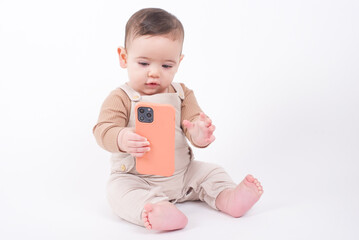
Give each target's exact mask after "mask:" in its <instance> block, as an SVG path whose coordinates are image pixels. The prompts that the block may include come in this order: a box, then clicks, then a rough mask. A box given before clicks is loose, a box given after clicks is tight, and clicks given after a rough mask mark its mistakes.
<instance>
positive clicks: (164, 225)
mask: <svg viewBox="0 0 359 240" xmlns="http://www.w3.org/2000/svg"><path fill="white" fill-rule="evenodd" d="M142 220H143V222H144V225H145V227H146V228H147V229H153V230H160V231H170V230H177V229H182V228H184V227H185V226H186V225H187V222H188V220H187V217H186V216H185V215H184V214H183V213H182V212H181V211H180V210H178V208H177V207H176V206H175V205H174V204H172V203H170V202H167V201H162V202H158V203H155V204H152V203H148V204H146V205H145V207H144V210H143V212H142Z"/></svg>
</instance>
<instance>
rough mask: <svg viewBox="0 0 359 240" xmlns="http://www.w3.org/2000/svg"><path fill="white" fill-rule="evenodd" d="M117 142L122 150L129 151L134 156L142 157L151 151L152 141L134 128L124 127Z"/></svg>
mask: <svg viewBox="0 0 359 240" xmlns="http://www.w3.org/2000/svg"><path fill="white" fill-rule="evenodd" d="M117 144H118V146H119V148H120V150H121V151H123V152H127V153H129V154H131V155H132V156H134V157H142V156H143V155H144V154H145V153H146V152H148V151H150V147H149V146H150V143H149V142H148V141H147V139H146V138H145V137H142V136H140V135H138V134H137V133H135V131H134V129H133V128H124V129H122V130H121V132H120V134H118V138H117Z"/></svg>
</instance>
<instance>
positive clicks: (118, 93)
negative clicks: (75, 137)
mask: <svg viewBox="0 0 359 240" xmlns="http://www.w3.org/2000/svg"><path fill="white" fill-rule="evenodd" d="M130 112H131V100H130V99H129V98H128V96H127V94H126V93H125V92H124V91H123V90H121V89H116V90H114V91H112V92H111V94H110V95H109V96H108V97H107V98H106V100H105V101H104V103H103V104H102V107H101V110H100V115H99V118H98V122H97V124H96V125H95V127H94V128H93V134H94V135H95V138H96V141H97V143H98V144H99V145H100V146H101V147H102V148H104V149H105V150H107V151H109V152H127V153H130V154H132V155H133V156H135V157H139V156H142V155H143V154H144V152H145V151H146V150H149V148H148V142H147V140H145V138H143V137H141V136H140V135H138V134H136V133H134V129H132V128H128V127H126V126H127V124H128V121H129V118H130ZM144 147H146V148H144Z"/></svg>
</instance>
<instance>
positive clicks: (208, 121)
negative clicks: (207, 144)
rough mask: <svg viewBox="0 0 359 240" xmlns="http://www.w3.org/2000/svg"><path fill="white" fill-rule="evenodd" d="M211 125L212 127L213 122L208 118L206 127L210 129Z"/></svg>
mask: <svg viewBox="0 0 359 240" xmlns="http://www.w3.org/2000/svg"><path fill="white" fill-rule="evenodd" d="M211 125H212V120H211V119H210V118H209V117H207V118H206V120H205V126H206V127H209V126H211Z"/></svg>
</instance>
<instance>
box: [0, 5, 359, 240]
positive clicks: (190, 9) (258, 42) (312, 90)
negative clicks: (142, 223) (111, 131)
mask: <svg viewBox="0 0 359 240" xmlns="http://www.w3.org/2000/svg"><path fill="white" fill-rule="evenodd" d="M149 2H150V1H145V0H144V1H120V0H117V1H115V0H113V1H105V0H102V1H90V0H87V1H76V0H63V1H46V0H43V1H39V0H33V1H25V0H20V1H14V0H0V110H1V111H0V114H1V115H0V116H1V117H0V136H1V138H0V238H1V239H130V238H132V239H194V238H195V237H196V236H197V237H209V236H213V237H218V238H222V239H339V238H340V239H356V238H358V237H359V232H358V227H357V224H358V217H359V207H358V202H359V188H358V187H357V185H358V183H359V174H358V170H359V167H358V160H359V126H358V122H359V111H358V109H359V94H358V93H359V83H358V80H359V70H358V67H359V47H358V42H359V17H358V12H359V2H358V1H355V0H351V1H350V0H341V1H335V0H332V1H331V0H328V1H324V0H302V1H288V0H277V1H275V0H262V1H235V0H233V1H225V0H222V1H208V0H202V1H198V0H197V1H176V2H174V1H151V3H149ZM144 7H161V8H164V9H166V10H167V11H169V12H171V13H173V14H174V15H176V16H177V17H178V18H179V19H180V20H181V21H182V23H183V25H184V27H185V31H186V32H185V34H186V36H185V44H184V54H185V58H184V60H183V62H182V65H181V67H180V70H179V73H178V74H177V76H176V78H175V80H176V81H180V82H184V83H185V84H186V85H187V86H188V87H189V88H191V89H193V90H194V91H195V94H196V96H197V99H198V101H199V103H200V105H201V107H202V108H203V110H204V111H205V112H206V113H207V114H208V115H209V116H210V117H211V118H212V119H213V122H214V124H215V125H216V126H217V130H216V131H215V135H216V137H217V139H216V141H215V142H214V143H213V144H212V145H211V146H210V147H209V148H207V149H203V150H202V149H200V150H199V149H195V155H196V158H197V159H198V160H203V161H208V162H215V163H218V164H220V165H222V166H223V167H224V168H225V169H226V170H227V171H228V172H229V174H230V175H231V176H232V177H233V179H234V180H235V181H237V182H239V181H241V180H242V178H243V177H244V176H245V175H246V174H247V173H252V174H254V175H255V176H256V177H258V178H259V179H260V180H261V182H262V184H263V186H264V188H265V193H264V195H263V197H262V199H261V200H260V201H259V202H258V204H257V205H256V206H255V207H254V208H253V209H252V210H251V211H250V212H249V213H248V214H247V215H246V216H245V217H242V218H240V219H233V218H230V217H227V216H225V215H223V214H221V213H219V212H216V211H214V210H212V209H210V208H209V207H207V206H206V205H205V204H202V203H197V202H195V203H184V204H181V205H179V208H180V209H181V210H182V211H183V212H184V213H185V214H186V215H187V216H188V218H189V224H188V226H187V227H186V228H185V229H184V230H182V231H176V232H171V233H160V234H158V233H153V232H149V231H147V230H146V229H144V228H141V227H138V226H135V225H132V224H129V223H127V222H125V221H122V220H120V219H119V218H118V217H116V216H115V215H114V214H113V213H112V212H111V210H110V208H109V206H108V204H107V201H106V198H105V195H106V193H105V186H106V181H107V178H108V175H109V166H110V164H109V155H110V154H109V153H107V152H106V151H104V150H102V149H101V148H100V147H99V146H98V145H97V144H96V142H95V139H94V137H93V135H92V127H93V126H94V125H95V124H96V121H97V117H98V113H99V109H100V106H101V104H102V102H103V100H104V99H105V97H106V96H107V95H108V94H109V92H110V91H111V90H112V89H114V88H116V87H118V86H119V85H121V84H122V83H124V82H125V81H126V78H127V73H126V71H125V70H123V69H121V68H120V67H119V63H118V58H117V55H116V48H117V47H118V46H119V45H122V44H123V38H124V28H125V24H126V22H127V20H128V18H129V17H130V16H131V15H132V14H133V13H134V12H135V11H137V10H139V9H141V8H144Z"/></svg>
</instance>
